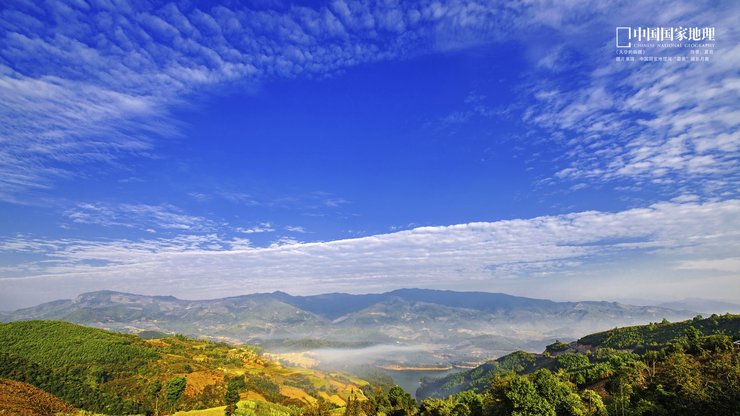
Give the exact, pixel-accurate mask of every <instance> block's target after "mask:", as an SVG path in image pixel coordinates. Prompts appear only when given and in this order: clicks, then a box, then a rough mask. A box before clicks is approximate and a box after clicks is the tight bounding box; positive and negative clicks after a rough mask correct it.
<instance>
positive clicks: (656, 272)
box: [0, 200, 740, 307]
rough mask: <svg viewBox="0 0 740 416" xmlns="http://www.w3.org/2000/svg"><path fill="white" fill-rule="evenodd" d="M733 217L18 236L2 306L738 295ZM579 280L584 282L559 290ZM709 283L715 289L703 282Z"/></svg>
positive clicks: (716, 212)
mask: <svg viewBox="0 0 740 416" xmlns="http://www.w3.org/2000/svg"><path fill="white" fill-rule="evenodd" d="M739 222H740V201H738V200H729V201H722V202H711V201H707V202H698V201H685V200H676V201H673V202H665V203H658V204H654V205H651V206H648V207H645V208H636V209H630V210H626V211H621V212H615V213H609V212H598V211H587V212H579V213H572V214H567V215H558V216H544V217H537V218H531V219H516V220H504V221H496V222H477V223H469V224H458V225H450V226H438V227H421V228H415V229H411V230H406V231H401V232H396V233H390V234H382V235H374V236H369V237H363V238H357V239H348V240H337V241H328V242H311V243H292V244H281V245H273V246H270V247H264V248H259V247H253V246H251V245H249V242H248V241H245V240H244V239H240V240H225V239H221V238H219V237H218V236H217V235H215V234H209V235H202V236H192V235H191V236H182V237H179V238H173V239H152V240H143V241H127V240H116V241H86V240H58V241H47V240H35V239H32V238H27V237H23V236H17V237H14V238H10V239H5V240H3V241H2V242H0V250H1V253H2V254H3V255H4V256H5V257H9V258H10V257H13V256H17V255H21V256H19V258H23V259H24V260H23V261H18V262H16V263H14V264H11V265H9V266H7V267H5V268H4V270H3V275H4V276H6V277H5V278H3V279H0V289H2V290H1V291H0V292H1V293H2V295H1V296H2V299H1V300H2V304H3V305H6V307H11V306H20V305H27V304H30V303H35V302H38V301H40V300H49V299H55V298H59V297H62V296H67V297H72V296H74V295H76V294H77V293H78V289H77V288H80V287H84V288H86V290H96V289H103V288H105V289H116V290H128V291H135V292H140V293H149V294H175V295H177V296H182V297H189V298H205V297H217V296H227V295H235V294H243V293H251V292H256V291H272V290H277V289H282V290H287V291H291V292H294V293H316V292H323V291H335V290H343V291H350V292H368V291H373V290H381V289H388V288H394V287H404V286H405V287H409V286H418V287H432V288H433V287H439V288H451V287H452V288H455V287H457V288H467V289H480V290H500V289H502V288H503V289H507V291H514V292H518V293H522V294H529V295H537V294H539V295H549V296H548V297H559V298H571V299H579V298H581V299H583V298H585V297H589V296H602V297H603V296H604V295H605V294H606V293H609V290H612V289H613V288H615V287H620V288H621V289H623V290H622V293H621V295H622V296H625V294H626V295H630V294H632V295H634V294H642V295H643V296H653V297H656V298H659V297H663V298H665V297H670V298H675V297H680V296H686V295H688V294H691V293H693V294H695V293H696V290H697V288H702V290H703V293H704V294H708V295H716V296H719V297H724V298H728V297H729V298H737V297H738V296H740V290H739V289H740V288H738V285H737V281H736V279H737V274H738V272H740V270H738V267H737V266H738V264H740V262H739V261H738V256H737V253H740V232H738V230H737V228H736V227H734V225H736V224H738V223H739ZM615 257H618V258H620V261H619V264H620V265H621V264H626V263H630V262H629V261H628V259H631V258H634V259H635V261H634V264H632V265H631V266H629V268H622V269H618V270H611V269H610V268H609V267H608V266H609V262H610V261H611V260H613V259H614V258H615ZM28 258H34V260H30V261H29V260H27V259H28ZM620 267H621V266H620ZM676 276H681V278H680V279H677V278H676ZM574 281H575V282H577V283H578V285H577V286H578V289H573V287H572V286H571V285H565V286H564V282H574ZM533 283H536V285H535V286H536V288H533ZM712 284H716V285H717V287H716V289H714V290H712V289H711V288H708V286H711V285H712ZM306 291H309V292H306Z"/></svg>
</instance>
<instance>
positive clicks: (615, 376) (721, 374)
mask: <svg viewBox="0 0 740 416" xmlns="http://www.w3.org/2000/svg"><path fill="white" fill-rule="evenodd" d="M739 328H740V315H730V314H727V315H723V316H717V315H713V316H711V317H710V318H707V319H703V318H701V317H697V318H695V319H694V320H690V321H684V322H679V323H673V324H671V323H667V322H663V323H660V324H650V325H643V326H636V327H627V328H616V329H614V330H610V331H605V332H601V333H598V334H592V335H589V336H587V337H584V338H582V339H580V340H579V341H578V342H576V343H572V344H564V343H560V342H557V343H555V344H552V345H551V346H549V347H548V348H547V349H546V351H545V352H544V353H543V354H530V353H525V352H515V353H512V354H509V355H507V356H504V357H501V358H499V359H497V360H495V361H491V362H488V363H486V364H484V365H482V366H479V367H477V368H475V369H473V370H469V371H465V372H461V373H458V374H454V375H451V376H448V377H445V378H443V379H439V380H427V381H426V382H425V383H423V385H422V387H421V388H420V389H419V391H418V392H417V396H418V397H420V398H424V399H425V400H424V401H423V402H422V404H421V407H420V412H421V413H422V415H435V414H448V415H451V414H453V413H451V412H452V410H450V409H454V408H455V406H460V405H461V403H462V404H466V406H467V405H468V404H470V401H471V400H473V401H474V402H475V403H478V405H477V406H479V410H480V412H478V413H477V412H475V411H468V412H461V413H458V414H462V415H471V416H472V415H478V414H480V415H482V414H487V415H494V416H498V415H501V416H504V415H506V416H508V415H514V414H518V415H519V414H520V415H524V414H536V415H552V416H554V415H607V414H612V415H616V414H618V415H622V414H624V415H686V416H688V415H699V414H712V415H727V416H731V415H737V414H738V411H740V348H738V347H737V346H736V345H734V344H733V341H734V340H737V339H740V331H739V330H738V329H739ZM616 348H619V349H616ZM435 397H437V398H435ZM468 407H469V406H468ZM445 409H447V410H445Z"/></svg>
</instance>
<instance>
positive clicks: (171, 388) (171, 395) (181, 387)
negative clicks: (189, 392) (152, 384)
mask: <svg viewBox="0 0 740 416" xmlns="http://www.w3.org/2000/svg"><path fill="white" fill-rule="evenodd" d="M186 385H187V380H185V377H173V378H172V379H170V381H168V382H167V389H166V397H167V403H169V405H170V408H171V409H172V410H174V409H175V406H176V405H177V402H178V401H180V398H181V397H182V393H183V392H184V391H185V386H186Z"/></svg>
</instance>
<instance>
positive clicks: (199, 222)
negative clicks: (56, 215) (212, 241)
mask: <svg viewBox="0 0 740 416" xmlns="http://www.w3.org/2000/svg"><path fill="white" fill-rule="evenodd" d="M65 216H66V217H67V218H69V219H70V220H71V221H72V222H74V223H78V224H95V225H100V226H104V227H126V228H137V229H141V230H145V231H148V232H152V231H154V230H155V229H160V230H162V229H164V230H176V231H180V232H185V231H189V232H206V231H213V230H215V229H216V223H215V222H213V221H211V220H208V219H206V218H203V217H197V216H192V215H188V214H185V213H183V212H182V210H180V209H179V208H177V207H175V206H173V205H170V204H161V205H147V204H108V203H96V204H93V203H80V204H77V206H76V207H74V208H72V209H69V210H67V211H66V212H65Z"/></svg>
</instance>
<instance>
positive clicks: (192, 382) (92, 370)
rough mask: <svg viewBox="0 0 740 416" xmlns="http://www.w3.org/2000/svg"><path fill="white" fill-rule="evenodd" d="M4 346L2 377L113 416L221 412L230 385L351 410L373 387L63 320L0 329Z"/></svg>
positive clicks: (254, 355) (198, 345)
mask: <svg viewBox="0 0 740 416" xmlns="http://www.w3.org/2000/svg"><path fill="white" fill-rule="evenodd" d="M0 346H2V350H1V351H2V352H0V377H3V378H9V379H14V380H17V381H21V382H25V383H29V384H32V385H34V386H36V387H38V388H41V389H43V390H45V391H47V392H49V393H52V394H54V395H57V396H59V397H60V398H62V399H64V400H66V401H68V402H70V403H71V404H73V405H75V406H76V407H79V408H82V409H85V410H90V411H95V412H102V413H107V414H131V413H145V412H152V411H154V410H155V409H160V410H166V411H174V410H176V409H194V408H205V407H213V406H218V405H221V404H223V398H224V394H225V391H226V385H227V384H228V383H236V384H237V385H238V388H239V390H240V391H241V392H242V395H243V397H244V398H252V399H259V400H264V401H267V402H271V403H280V404H282V405H286V406H293V407H296V406H297V407H300V406H305V405H308V404H311V403H314V402H316V400H317V399H319V398H321V399H324V400H326V401H328V402H330V403H333V406H343V405H344V404H345V402H346V400H347V397H348V396H349V395H351V394H354V395H355V396H356V397H360V398H362V393H361V389H362V388H363V386H366V385H367V383H366V382H364V381H362V380H359V379H355V378H351V377H348V376H344V375H341V374H338V373H333V374H328V373H324V372H320V371H314V370H304V369H290V368H285V367H282V366H281V365H279V364H277V363H275V362H273V361H271V360H269V359H266V358H265V357H263V356H262V355H261V353H260V352H259V350H258V349H255V348H253V347H245V346H242V347H234V346H231V345H227V344H223V343H213V342H209V341H203V340H192V339H188V338H185V337H183V336H176V337H171V338H162V339H149V340H144V339H142V338H140V337H138V336H135V335H127V334H120V333H114V332H109V331H104V330H100V329H95V328H88V327H83V326H79V325H75V324H70V323H66V322H59V321H22V322H13V323H3V324H0ZM178 387H180V388H179V395H178V394H175V395H173V394H172V393H171V392H172V391H175V392H177V390H178Z"/></svg>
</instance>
